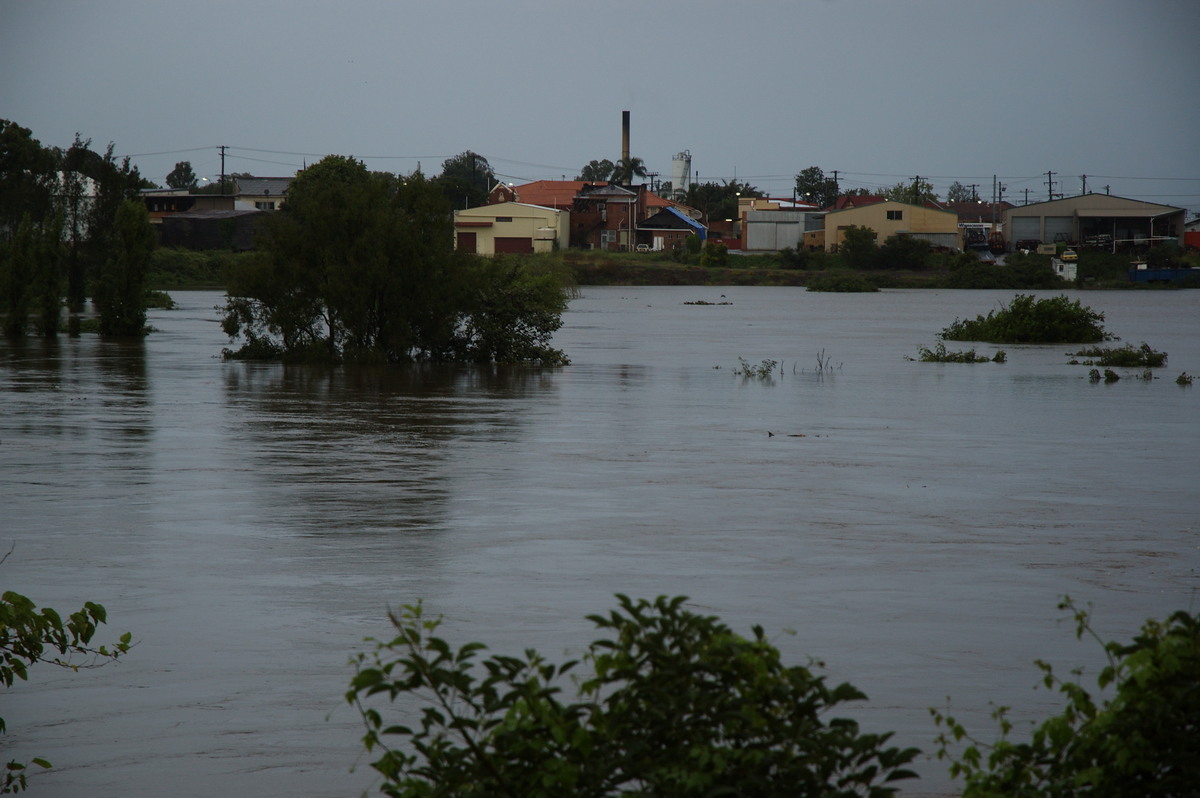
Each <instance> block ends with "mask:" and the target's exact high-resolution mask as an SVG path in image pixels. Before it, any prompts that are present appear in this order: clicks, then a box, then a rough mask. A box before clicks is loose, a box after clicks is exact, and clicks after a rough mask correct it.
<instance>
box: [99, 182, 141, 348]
mask: <svg viewBox="0 0 1200 798" xmlns="http://www.w3.org/2000/svg"><path fill="white" fill-rule="evenodd" d="M108 240H109V247H110V248H109V250H108V256H107V257H106V258H105V259H104V263H103V265H102V266H101V267H100V273H99V274H98V275H96V280H95V287H94V289H93V291H92V300H93V301H94V302H95V303H96V308H97V309H98V310H99V311H100V334H101V335H107V336H113V337H133V336H140V335H145V332H146V277H147V275H148V274H149V271H150V254H151V252H153V250H154V230H153V229H152V228H151V227H150V214H149V213H148V212H147V211H146V206H145V204H144V203H142V202H139V201H137V200H125V201H124V202H123V203H122V204H121V206H120V208H119V209H118V210H117V214H116V218H115V219H114V224H113V228H112V231H111V233H110V235H109V236H108Z"/></svg>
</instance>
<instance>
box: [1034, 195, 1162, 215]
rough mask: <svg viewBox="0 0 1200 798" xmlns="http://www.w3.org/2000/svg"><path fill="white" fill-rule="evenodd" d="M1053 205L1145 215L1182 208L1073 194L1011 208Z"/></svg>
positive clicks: (1043, 208) (1047, 207) (1111, 196)
mask: <svg viewBox="0 0 1200 798" xmlns="http://www.w3.org/2000/svg"><path fill="white" fill-rule="evenodd" d="M1054 205H1063V206H1065V207H1070V208H1079V207H1083V206H1086V207H1088V208H1090V209H1094V210H1099V209H1103V208H1126V209H1135V208H1141V209H1143V210H1144V211H1145V212H1146V214H1154V215H1158V214H1166V213H1178V212H1179V211H1182V210H1183V208H1177V207H1175V206H1174V205H1163V204H1161V203H1158V202H1146V201H1145V200H1136V199H1129V198H1128V197H1118V196H1117V195H1116V194H1095V193H1088V194H1073V195H1071V196H1069V197H1061V198H1059V199H1053V200H1042V201H1041V202H1031V203H1029V204H1028V205H1017V206H1014V207H1013V208H1012V210H1013V211H1014V212H1019V213H1024V211H1025V209H1027V208H1038V206H1042V207H1041V208H1039V210H1038V212H1039V213H1041V212H1042V211H1043V210H1048V209H1050V208H1052V207H1053V206H1054Z"/></svg>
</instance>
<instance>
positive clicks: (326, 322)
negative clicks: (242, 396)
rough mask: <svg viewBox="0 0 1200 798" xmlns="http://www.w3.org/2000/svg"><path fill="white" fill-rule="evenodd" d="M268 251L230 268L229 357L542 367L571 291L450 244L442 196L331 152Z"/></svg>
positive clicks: (526, 265) (294, 189)
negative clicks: (371, 170) (467, 363)
mask: <svg viewBox="0 0 1200 798" xmlns="http://www.w3.org/2000/svg"><path fill="white" fill-rule="evenodd" d="M266 222H267V223H266V225H265V226H264V231H263V236H262V239H261V242H260V252H259V257H254V258H249V259H245V260H239V261H235V262H234V263H233V264H232V266H231V268H230V269H229V272H228V291H227V293H228V299H227V301H226V304H225V308H224V318H223V321H222V327H223V329H224V331H225V332H226V333H227V334H228V335H229V337H230V340H231V342H232V343H236V344H240V345H238V346H237V348H233V349H226V350H225V353H224V354H225V356H226V357H227V358H239V359H282V360H288V361H293V362H295V361H308V362H313V361H319V362H359V363H363V362H403V361H411V360H439V361H468V362H506V363H511V362H535V363H540V364H543V365H559V364H562V363H566V362H567V357H566V355H565V354H564V353H563V352H561V351H560V350H558V349H555V348H553V347H551V346H550V343H549V342H550V337H551V335H552V334H553V333H554V331H555V330H557V329H558V328H559V326H560V325H561V324H562V321H561V314H562V311H563V310H565V308H566V303H567V293H566V290H565V287H564V284H563V280H562V272H561V270H555V269H553V268H545V267H544V266H540V265H539V264H538V263H536V262H534V263H530V262H525V261H522V260H520V259H515V258H493V259H485V258H480V257H477V256H474V255H467V254H464V253H461V252H456V251H455V250H454V249H453V246H452V244H453V241H454V226H453V225H454V222H453V217H452V215H451V213H450V206H449V204H448V202H447V200H446V198H445V195H444V193H443V192H442V191H441V189H440V188H439V187H438V186H436V185H435V184H433V183H432V182H431V181H428V180H426V179H425V178H424V177H423V176H421V175H420V173H414V174H412V175H408V176H397V175H391V174H385V173H373V172H369V171H368V170H367V168H366V166H365V165H364V164H363V163H362V162H360V161H357V160H355V159H353V158H347V157H343V156H335V155H331V156H328V157H326V158H324V159H323V160H321V161H320V162H318V163H316V164H314V165H312V166H310V167H308V168H307V169H304V170H303V171H301V172H300V173H298V174H297V176H296V178H295V180H293V181H292V184H291V187H290V188H289V192H288V202H287V204H286V206H285V208H284V210H282V211H280V212H278V213H275V214H272V215H270V216H268V217H267V219H266Z"/></svg>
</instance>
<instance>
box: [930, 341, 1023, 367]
mask: <svg viewBox="0 0 1200 798" xmlns="http://www.w3.org/2000/svg"><path fill="white" fill-rule="evenodd" d="M917 352H918V358H917V359H918V360H920V361H921V362H922V363H989V362H990V363H1006V362H1008V355H1007V354H1005V352H1004V350H1003V349H1001V350H1000V351H998V352H996V354H995V355H993V356H992V357H987V356H986V355H977V354H975V350H974V349H967V350H965V351H962V352H949V351H947V350H946V345H945V344H944V343H942V342H941V341H938V343H937V346H935V347H934V348H933V349H930V348H929V347H927V346H923V347H921V348H920V349H919V350H917ZM909 359H910V360H911V358H909Z"/></svg>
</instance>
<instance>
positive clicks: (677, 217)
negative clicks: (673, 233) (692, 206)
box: [638, 208, 705, 232]
mask: <svg viewBox="0 0 1200 798" xmlns="http://www.w3.org/2000/svg"><path fill="white" fill-rule="evenodd" d="M638 229H639V230H695V231H697V232H702V231H703V230H704V229H705V228H704V225H702V224H700V223H699V222H697V221H696V220H695V219H693V218H691V217H690V216H688V215H687V214H685V213H683V212H682V211H678V210H676V209H675V208H663V209H662V210H661V211H659V212H658V213H656V214H654V215H653V216H649V217H647V218H646V219H644V220H642V222H640V223H639V224H638Z"/></svg>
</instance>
